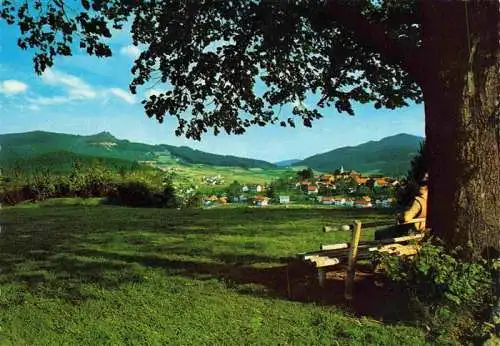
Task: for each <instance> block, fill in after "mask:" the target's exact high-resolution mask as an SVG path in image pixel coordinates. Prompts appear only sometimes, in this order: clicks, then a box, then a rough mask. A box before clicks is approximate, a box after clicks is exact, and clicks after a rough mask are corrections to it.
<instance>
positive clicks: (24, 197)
mask: <svg viewBox="0 0 500 346" xmlns="http://www.w3.org/2000/svg"><path fill="white" fill-rule="evenodd" d="M29 200H33V195H32V194H31V191H30V189H28V188H27V187H22V188H15V189H11V190H8V191H5V192H3V193H2V196H0V203H2V204H7V205H15V204H18V203H21V202H24V201H29Z"/></svg>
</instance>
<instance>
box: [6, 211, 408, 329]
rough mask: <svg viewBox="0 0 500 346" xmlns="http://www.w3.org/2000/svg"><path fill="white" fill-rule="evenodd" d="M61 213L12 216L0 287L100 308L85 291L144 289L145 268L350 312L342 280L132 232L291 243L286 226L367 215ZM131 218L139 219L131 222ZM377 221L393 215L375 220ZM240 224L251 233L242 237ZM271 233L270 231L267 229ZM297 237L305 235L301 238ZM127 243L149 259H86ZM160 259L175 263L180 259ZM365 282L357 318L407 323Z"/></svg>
mask: <svg viewBox="0 0 500 346" xmlns="http://www.w3.org/2000/svg"><path fill="white" fill-rule="evenodd" d="M60 211H61V210H60V209H50V208H47V209H45V210H43V211H40V210H36V209H33V210H29V211H26V212H23V213H20V212H19V211H17V214H15V213H13V214H12V215H11V216H10V218H9V220H8V221H9V222H8V225H7V229H6V231H2V233H1V235H0V283H2V284H9V283H17V284H20V285H22V286H23V287H25V288H26V290H27V291H29V292H31V293H33V294H36V295H39V296H41V297H47V298H58V299H63V300H65V301H69V302H72V303H79V302H82V301H85V300H87V299H99V298H98V297H94V296H93V295H92V294H90V293H89V292H88V291H87V290H86V286H87V285H88V284H96V285H99V286H101V287H104V288H106V289H116V288H118V287H120V286H121V285H122V284H126V283H137V282H141V281H142V280H143V279H142V276H141V274H140V273H141V270H138V267H137V266H142V267H151V268H161V269H162V270H164V271H165V275H167V276H183V277H188V278H193V279H197V280H211V279H216V280H220V281H222V282H224V283H225V285H226V286H227V287H228V288H229V289H231V290H234V291H236V292H239V293H241V294H247V295H252V296H258V297H267V298H271V299H284V300H294V301H300V302H311V303H315V304H321V305H328V306H332V305H334V306H339V307H344V306H345V304H344V299H343V291H344V281H343V277H342V275H341V274H339V273H337V274H338V275H337V274H335V273H334V274H335V275H330V277H329V278H328V280H327V281H326V285H325V287H324V288H319V287H317V285H316V284H315V276H314V273H313V272H312V271H311V269H310V268H307V267H304V266H301V265H295V264H294V265H290V259H288V258H278V257H273V256H267V255H262V254H261V253H260V250H259V249H254V248H251V249H247V250H249V251H250V252H252V251H253V252H256V253H250V254H247V253H243V254H242V253H214V252H212V246H213V245H214V244H212V243H209V244H207V246H206V248H201V249H200V248H192V247H189V246H187V244H185V243H180V244H177V243H175V241H172V240H168V241H166V243H161V242H160V243H156V242H152V241H151V239H148V238H147V237H146V238H143V235H141V234H139V233H138V234H137V236H135V235H134V232H138V231H137V230H141V231H142V232H144V231H146V233H147V232H149V233H151V232H154V233H155V234H159V235H161V236H165V235H172V234H174V235H175V236H179V237H180V238H181V239H183V238H182V237H183V236H184V235H186V234H187V235H196V234H204V235H207V236H210V237H211V236H216V235H224V236H228V235H229V236H230V235H238V236H241V235H263V236H264V235H265V236H267V237H269V239H270V241H272V238H273V237H276V236H279V235H280V234H282V233H283V234H287V235H288V233H289V232H288V231H287V230H280V231H275V230H276V227H277V225H278V224H279V223H280V222H286V223H290V222H295V221H304V220H307V219H308V218H309V219H311V218H316V219H314V220H313V221H314V222H315V223H318V224H319V223H320V222H319V221H318V220H323V219H324V220H329V219H335V218H339V219H342V220H345V219H348V218H360V219H363V218H364V217H366V215H368V213H367V212H366V211H357V210H353V211H349V212H346V211H344V210H327V209H325V210H321V211H318V210H314V211H311V210H287V209H280V210H260V209H248V210H245V209H243V210H241V209H234V210H231V209H228V210H193V211H185V212H183V213H177V211H175V210H174V211H164V210H156V211H155V210H153V211H151V210H137V209H130V208H113V209H107V208H101V207H98V208H88V209H86V208H83V209H76V208H73V209H72V208H69V207H68V208H65V212H64V213H60ZM111 211H112V213H111ZM132 211H133V212H134V214H132V215H133V217H131V215H130V213H131V212H132ZM108 212H109V214H108ZM311 215H313V216H311ZM19 217H21V218H22V219H20V218H19ZM378 217H387V215H386V214H379V215H378ZM257 222H258V223H259V225H260V227H261V228H260V230H257V231H255V229H254V228H253V227H252V226H254V225H255V224H256V223H257ZM321 222H322V221H321ZM242 224H245V225H251V226H245V227H246V228H243V229H240V228H238V227H240V226H242ZM186 225H188V226H186ZM268 225H269V228H267V227H265V228H264V227H262V226H268ZM271 227H272V228H271ZM269 230H272V232H271V233H270V231H269ZM254 231H255V233H253V234H252V232H254ZM318 231H319V227H318ZM117 232H120V234H118V235H117V234H116V233H117ZM124 232H126V233H124ZM296 232H298V233H301V232H302V233H303V231H302V230H297V231H296ZM124 234H127V236H128V235H129V234H130V235H132V236H133V237H135V238H131V239H129V240H128V241H127V240H125V241H123V239H122V240H121V242H118V243H117V244H115V245H116V246H118V247H116V248H119V246H125V245H127V244H129V245H130V246H132V248H133V250H132V252H137V251H144V252H143V253H144V255H136V254H124V253H118V252H113V251H105V250H95V249H89V246H96V247H97V246H100V244H101V243H103V242H108V241H113V240H109V239H108V236H111V238H112V237H113V236H118V237H124ZM200 239H201V240H206V239H205V238H203V237H194V238H193V239H192V241H193V242H196V241H200ZM215 245H217V244H215ZM129 250H130V249H129ZM154 253H158V254H162V253H165V254H168V255H169V256H172V255H173V256H174V258H175V259H173V258H165V257H161V256H159V255H154ZM178 258H181V259H178ZM184 258H188V259H184ZM193 258H194V259H193ZM198 258H199V259H198ZM360 269H362V268H360ZM359 277H360V280H359V281H358V282H357V283H356V285H355V292H354V293H355V297H356V299H355V301H354V304H353V306H352V311H353V312H355V313H357V314H359V315H368V316H371V317H374V318H377V319H384V320H385V321H398V322H400V321H402V320H404V319H405V316H407V309H406V308H407V305H408V304H407V302H406V301H405V295H404V292H400V291H398V290H397V289H396V288H392V290H389V289H388V286H387V285H386V286H385V287H383V288H381V287H378V286H376V285H375V284H374V280H373V277H370V276H369V275H360V276H359ZM19 296H20V295H12V297H16V299H15V300H13V302H22V299H18V298H19ZM0 304H4V303H3V302H0Z"/></svg>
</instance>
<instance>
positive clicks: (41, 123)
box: [0, 21, 425, 162]
mask: <svg viewBox="0 0 500 346" xmlns="http://www.w3.org/2000/svg"><path fill="white" fill-rule="evenodd" d="M17 37H18V30H17V28H15V27H9V26H7V25H6V24H5V23H4V22H3V21H0V134H5V133H21V132H27V131H34V130H42V131H51V132H59V133H69V134H79V135H90V134H95V133H98V132H101V131H108V132H110V133H112V134H113V135H114V136H115V137H117V138H119V139H128V140H130V141H133V142H141V143H148V144H170V145H176V146H180V145H186V146H189V147H191V148H194V149H199V150H203V151H206V152H211V153H216V154H224V155H235V156H241V157H248V158H256V159H262V160H266V161H270V162H277V161H281V160H288V159H303V158H306V157H308V156H311V155H315V154H318V153H323V152H326V151H330V150H333V149H336V148H339V147H344V146H352V145H357V144H361V143H364V142H367V141H371V140H380V139H382V138H384V137H387V136H391V135H395V134H399V133H408V134H413V135H417V136H424V128H425V125H424V108H423V105H422V104H420V105H411V106H410V107H405V108H400V109H397V110H392V111H391V110H387V109H379V110H376V109H375V108H374V107H373V105H355V107H354V109H355V113H356V114H355V116H354V117H351V116H349V115H347V114H345V113H342V114H340V113H338V112H337V110H336V109H335V108H333V107H332V108H331V109H323V110H322V114H323V115H324V117H323V118H322V119H320V120H316V121H315V122H313V126H312V128H307V127H304V126H302V125H300V124H297V127H296V128H282V127H280V126H279V125H274V126H273V125H269V126H267V127H254V128H250V129H248V130H247V132H246V133H245V134H243V135H230V136H229V135H226V134H219V135H218V136H214V135H212V134H209V133H207V134H205V135H204V136H203V137H202V140H201V141H200V142H198V141H194V140H188V139H186V138H184V137H176V136H175V134H174V130H175V128H176V126H177V122H176V120H174V118H170V117H166V118H165V121H164V123H163V124H159V123H158V122H157V121H156V120H155V119H150V118H148V117H147V116H146V115H145V113H144V109H143V106H142V105H141V103H140V101H141V100H142V98H143V97H144V95H145V94H146V93H147V92H148V90H141V92H140V93H138V94H137V95H132V94H131V93H130V92H129V90H128V84H129V82H130V81H131V79H132V75H131V73H130V69H131V68H132V66H133V61H134V58H135V57H136V56H137V54H138V52H139V51H138V48H137V47H135V46H133V45H132V44H131V39H130V35H129V33H128V32H127V31H126V30H122V31H119V32H114V34H113V38H112V39H111V41H110V46H111V49H112V51H113V56H112V57H111V58H105V59H104V58H96V57H89V56H87V55H86V54H85V52H83V51H75V52H74V55H73V56H71V57H63V58H57V59H56V61H55V64H54V66H53V67H52V68H51V69H50V70H47V71H46V72H45V73H44V74H43V75H42V76H38V75H36V73H35V72H34V69H33V63H32V52H30V51H23V50H21V49H20V48H18V47H17V44H16V42H17ZM150 91H151V90H150ZM307 103H308V100H306V104H307ZM287 113H288V114H287ZM281 114H282V115H283V116H284V117H288V116H289V114H291V107H284V108H283V109H282V111H281ZM297 123H298V122H297Z"/></svg>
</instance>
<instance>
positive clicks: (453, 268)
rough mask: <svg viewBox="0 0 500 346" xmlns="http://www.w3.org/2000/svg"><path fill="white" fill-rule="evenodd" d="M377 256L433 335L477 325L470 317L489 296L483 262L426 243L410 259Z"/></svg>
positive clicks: (482, 309)
mask: <svg viewBox="0 0 500 346" xmlns="http://www.w3.org/2000/svg"><path fill="white" fill-rule="evenodd" d="M379 259H380V260H381V261H382V263H383V265H384V267H385V268H386V270H387V274H388V276H389V278H390V279H391V280H392V281H394V282H397V283H399V284H400V285H402V286H403V287H404V288H406V289H407V290H408V293H409V295H410V298H411V302H412V303H413V304H412V308H413V312H414V313H415V317H416V318H417V320H420V321H423V322H424V323H426V325H427V326H428V327H429V328H430V330H431V333H433V336H434V337H439V336H440V335H444V334H445V333H452V334H455V335H457V336H458V337H464V336H465V335H467V333H470V332H471V330H472V329H474V328H478V326H479V323H476V324H475V325H473V324H474V320H475V318H477V316H478V314H480V313H484V312H485V311H486V309H487V305H488V303H489V302H490V301H491V299H492V277H491V273H490V271H489V270H488V267H487V266H486V265H485V264H481V263H471V262H465V261H462V260H460V259H459V258H458V257H457V256H456V255H455V254H454V253H449V252H447V251H446V250H445V248H444V247H443V246H441V245H440V244H431V243H430V242H426V243H424V244H423V245H422V248H421V250H420V252H419V254H418V255H417V256H415V257H413V258H408V257H406V258H405V257H396V256H390V255H382V256H381V258H379ZM476 322H477V321H476ZM467 328H469V329H470V330H469V331H467V330H466V329H467ZM472 333H477V330H476V331H473V332H472Z"/></svg>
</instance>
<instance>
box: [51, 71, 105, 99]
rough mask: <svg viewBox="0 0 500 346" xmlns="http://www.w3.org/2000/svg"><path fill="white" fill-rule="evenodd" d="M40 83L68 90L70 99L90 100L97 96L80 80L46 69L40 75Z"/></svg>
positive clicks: (92, 89)
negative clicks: (60, 86)
mask: <svg viewBox="0 0 500 346" xmlns="http://www.w3.org/2000/svg"><path fill="white" fill-rule="evenodd" d="M42 81H43V82H44V83H46V84H48V85H63V86H65V87H66V88H67V89H68V96H69V97H70V98H72V99H77V100H78V99H79V100H82V99H92V98H95V97H96V96H97V92H96V91H95V90H94V88H92V86H90V85H89V84H87V83H85V82H84V81H83V80H81V79H80V78H78V77H76V76H73V75H70V74H67V73H64V72H60V71H56V70H53V69H48V70H46V71H45V73H44V74H43V75H42Z"/></svg>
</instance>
